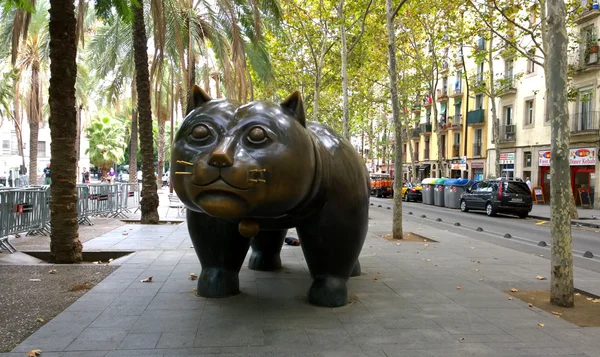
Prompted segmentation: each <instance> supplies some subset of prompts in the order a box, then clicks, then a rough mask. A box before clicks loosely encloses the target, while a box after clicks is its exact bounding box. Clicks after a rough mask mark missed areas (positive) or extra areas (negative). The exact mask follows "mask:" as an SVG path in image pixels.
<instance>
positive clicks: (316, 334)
mask: <svg viewBox="0 0 600 357" xmlns="http://www.w3.org/2000/svg"><path fill="white" fill-rule="evenodd" d="M305 331H306V334H307V335H308V339H309V340H310V343H311V344H312V345H313V346H318V345H327V346H335V345H347V344H351V343H352V337H351V336H350V334H349V333H348V331H346V329H345V328H343V327H341V328H328V329H319V328H315V329H306V330H305Z"/></svg>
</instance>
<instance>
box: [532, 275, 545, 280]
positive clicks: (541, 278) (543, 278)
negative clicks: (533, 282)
mask: <svg viewBox="0 0 600 357" xmlns="http://www.w3.org/2000/svg"><path fill="white" fill-rule="evenodd" d="M535 278H536V279H537V280H546V278H545V277H543V276H541V275H538V276H536V277H535Z"/></svg>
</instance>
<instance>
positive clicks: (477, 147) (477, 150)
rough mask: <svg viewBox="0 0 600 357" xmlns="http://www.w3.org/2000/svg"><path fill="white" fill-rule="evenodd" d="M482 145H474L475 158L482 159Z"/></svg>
mask: <svg viewBox="0 0 600 357" xmlns="http://www.w3.org/2000/svg"><path fill="white" fill-rule="evenodd" d="M481 149H482V146H481V143H474V144H473V157H481Z"/></svg>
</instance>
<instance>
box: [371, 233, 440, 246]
mask: <svg viewBox="0 0 600 357" xmlns="http://www.w3.org/2000/svg"><path fill="white" fill-rule="evenodd" d="M380 237H381V238H383V239H386V240H389V241H394V242H413V243H414V242H416V243H424V242H427V243H437V242H438V241H436V240H433V239H431V238H427V237H424V236H422V235H420V234H416V233H413V232H404V238H403V239H394V238H392V235H391V234H383V235H381V236H380Z"/></svg>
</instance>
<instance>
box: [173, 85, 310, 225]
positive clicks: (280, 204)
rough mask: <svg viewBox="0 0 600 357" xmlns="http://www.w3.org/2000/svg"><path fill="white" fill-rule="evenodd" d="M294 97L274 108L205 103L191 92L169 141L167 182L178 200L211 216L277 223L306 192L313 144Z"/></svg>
mask: <svg viewBox="0 0 600 357" xmlns="http://www.w3.org/2000/svg"><path fill="white" fill-rule="evenodd" d="M305 125H306V120H305V113H304V107H303V104H302V99H301V97H300V94H299V93H298V92H295V93H293V94H292V95H290V96H289V97H288V98H287V99H286V100H284V101H283V102H282V103H280V104H275V103H270V102H263V101H256V102H252V103H249V104H245V105H240V103H238V102H235V101H230V100H213V99H211V98H210V97H209V96H208V95H207V94H206V93H205V92H204V91H203V90H202V89H200V88H199V87H198V86H194V87H193V90H192V94H191V98H190V105H189V107H188V115H187V117H186V118H185V119H184V121H183V123H182V124H181V127H180V128H179V130H178V131H177V134H176V136H175V142H174V144H173V148H172V150H171V151H172V154H171V177H172V180H173V186H174V188H175V191H176V193H177V195H178V196H179V198H180V199H181V201H182V202H183V203H184V204H185V205H186V206H187V207H188V208H189V209H191V210H194V211H203V212H206V213H207V214H209V215H211V216H215V217H222V218H246V217H278V216H281V215H284V214H285V213H287V212H288V211H290V210H291V209H292V208H294V207H295V206H297V205H298V204H299V203H300V202H302V200H303V199H304V198H305V197H306V196H307V194H308V193H309V192H310V188H311V184H312V183H313V179H314V175H315V153H314V144H313V141H312V139H311V138H310V136H309V134H308V131H307V130H306V128H305Z"/></svg>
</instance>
